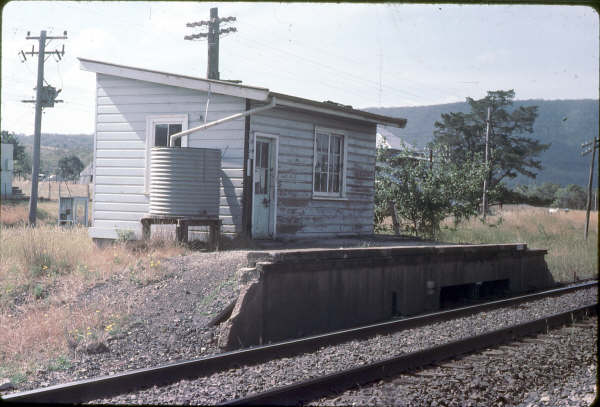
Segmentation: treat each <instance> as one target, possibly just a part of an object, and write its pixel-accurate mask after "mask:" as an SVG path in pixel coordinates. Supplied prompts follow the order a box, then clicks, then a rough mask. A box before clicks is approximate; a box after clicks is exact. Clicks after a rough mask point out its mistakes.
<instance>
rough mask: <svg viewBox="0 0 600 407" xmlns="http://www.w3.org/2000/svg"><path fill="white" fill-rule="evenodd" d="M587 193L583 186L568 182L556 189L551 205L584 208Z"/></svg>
mask: <svg viewBox="0 0 600 407" xmlns="http://www.w3.org/2000/svg"><path fill="white" fill-rule="evenodd" d="M586 204H587V194H586V192H585V190H584V189H583V187H581V186H579V185H574V184H570V185H567V186H566V187H564V188H560V189H559V190H557V191H556V194H555V199H554V202H553V203H552V205H553V206H555V207H557V208H570V209H584V208H585V206H586Z"/></svg>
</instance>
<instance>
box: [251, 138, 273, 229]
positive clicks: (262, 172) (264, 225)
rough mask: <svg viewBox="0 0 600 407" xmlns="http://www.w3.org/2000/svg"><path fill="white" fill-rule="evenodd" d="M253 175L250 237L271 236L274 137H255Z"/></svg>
mask: <svg viewBox="0 0 600 407" xmlns="http://www.w3.org/2000/svg"><path fill="white" fill-rule="evenodd" d="M253 175H254V178H253V181H254V185H253V191H254V196H253V199H252V237H254V238H259V239H268V238H272V237H273V236H274V229H275V228H274V221H275V140H274V139H269V138H263V137H257V138H256V146H255V149H254V174H253Z"/></svg>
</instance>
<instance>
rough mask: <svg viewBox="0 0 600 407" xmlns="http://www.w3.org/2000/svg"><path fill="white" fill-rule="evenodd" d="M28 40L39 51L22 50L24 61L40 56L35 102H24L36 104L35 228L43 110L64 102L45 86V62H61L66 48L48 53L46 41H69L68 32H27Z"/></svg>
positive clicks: (32, 202) (32, 207) (32, 206)
mask: <svg viewBox="0 0 600 407" xmlns="http://www.w3.org/2000/svg"><path fill="white" fill-rule="evenodd" d="M26 39H28V40H38V41H39V45H38V51H35V49H34V47H33V46H32V48H31V51H29V52H23V51H22V50H21V52H20V55H21V56H22V57H23V61H22V62H25V61H26V60H27V56H26V55H31V56H33V55H36V54H37V56H38V71H37V86H36V92H35V100H23V102H25V103H33V102H35V127H34V135H33V163H32V168H31V194H30V197H29V225H30V226H35V222H36V215H37V200H38V176H39V173H40V142H41V135H42V108H43V107H54V103H55V102H62V100H56V96H57V95H58V93H60V90H58V91H56V89H55V88H53V87H52V86H50V85H48V86H44V62H45V60H46V58H45V57H46V54H54V55H56V56H57V57H58V59H59V60H60V59H61V58H62V55H64V54H65V46H64V45H63V48H62V52H61V51H59V50H55V51H50V52H46V41H48V40H53V39H60V40H63V39H67V32H66V31H65V32H64V35H63V36H60V37H49V36H47V35H46V31H42V32H40V36H39V37H32V36H30V35H29V32H27V37H26Z"/></svg>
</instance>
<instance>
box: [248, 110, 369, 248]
mask: <svg viewBox="0 0 600 407" xmlns="http://www.w3.org/2000/svg"><path fill="white" fill-rule="evenodd" d="M315 126H317V127H327V128H332V129H337V130H343V131H344V133H345V135H346V137H347V138H348V142H347V145H348V151H347V169H346V198H347V199H346V200H332V199H315V198H313V196H312V179H313V156H314V131H315ZM250 130H251V131H250V157H253V156H254V152H253V146H254V132H262V133H268V134H275V135H278V136H279V161H278V166H279V172H278V181H277V187H278V192H277V194H278V200H277V236H278V237H284V238H285V237H292V236H297V237H308V236H324V235H337V234H341V235H343V234H347V235H350V234H365V233H372V232H373V204H374V198H373V197H374V178H375V172H374V171H375V134H376V126H375V124H373V125H369V124H365V123H362V122H357V121H350V120H339V119H334V118H331V117H327V116H323V115H319V114H316V113H315V114H311V113H304V112H298V111H292V110H285V109H283V108H276V109H273V110H267V111H265V112H262V113H260V114H257V115H253V116H252V118H251V120H250Z"/></svg>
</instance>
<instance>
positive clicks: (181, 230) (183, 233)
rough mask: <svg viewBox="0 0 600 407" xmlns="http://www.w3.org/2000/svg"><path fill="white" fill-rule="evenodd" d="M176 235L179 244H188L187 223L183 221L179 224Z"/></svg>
mask: <svg viewBox="0 0 600 407" xmlns="http://www.w3.org/2000/svg"><path fill="white" fill-rule="evenodd" d="M175 235H176V236H177V241H178V242H181V243H187V241H188V224H187V222H183V221H179V222H177V227H176V228H175Z"/></svg>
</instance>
